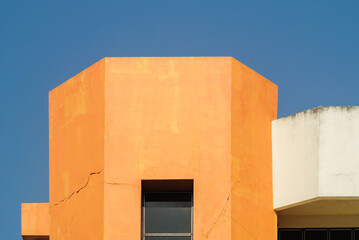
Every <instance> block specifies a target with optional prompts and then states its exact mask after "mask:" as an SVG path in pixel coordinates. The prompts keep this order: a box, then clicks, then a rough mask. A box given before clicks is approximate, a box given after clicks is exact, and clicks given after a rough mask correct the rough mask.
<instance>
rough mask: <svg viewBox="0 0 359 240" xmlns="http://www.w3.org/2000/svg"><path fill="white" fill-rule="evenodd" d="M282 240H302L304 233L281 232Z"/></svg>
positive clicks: (295, 231)
mask: <svg viewBox="0 0 359 240" xmlns="http://www.w3.org/2000/svg"><path fill="white" fill-rule="evenodd" d="M279 234H280V238H279V239H280V240H302V235H303V233H302V231H297V230H288V231H280V233H279Z"/></svg>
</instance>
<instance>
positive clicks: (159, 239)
mask: <svg viewBox="0 0 359 240" xmlns="http://www.w3.org/2000/svg"><path fill="white" fill-rule="evenodd" d="M183 181H191V182H190V184H188V185H186V184H184V185H183V186H184V187H183V186H182V185H181V184H182V183H183ZM179 186H182V187H179ZM188 186H189V187H188ZM192 186H193V182H192V180H165V181H161V180H151V181H142V196H143V198H142V199H143V200H142V239H143V240H192V206H193V201H192V199H193V191H192Z"/></svg>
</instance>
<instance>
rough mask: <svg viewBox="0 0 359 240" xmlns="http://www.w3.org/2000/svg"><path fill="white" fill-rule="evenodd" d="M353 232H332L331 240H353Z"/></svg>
mask: <svg viewBox="0 0 359 240" xmlns="http://www.w3.org/2000/svg"><path fill="white" fill-rule="evenodd" d="M351 237H352V233H351V230H331V231H330V240H351V239H352V238H351Z"/></svg>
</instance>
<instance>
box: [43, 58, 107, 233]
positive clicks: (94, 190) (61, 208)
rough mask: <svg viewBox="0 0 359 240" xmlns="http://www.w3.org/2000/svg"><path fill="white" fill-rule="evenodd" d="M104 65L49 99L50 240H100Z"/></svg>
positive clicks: (66, 86)
mask: <svg viewBox="0 0 359 240" xmlns="http://www.w3.org/2000/svg"><path fill="white" fill-rule="evenodd" d="M104 71H105V62H104V60H101V61H100V62H97V63H96V64H94V65H93V66H91V67H89V68H88V69H86V70H84V71H83V72H81V73H79V74H78V75H76V76H75V77H73V78H71V79H70V80H68V81H66V82H65V83H63V84H62V85H60V86H59V87H57V88H55V89H54V90H52V91H51V92H50V94H49V118H50V119H49V121H50V123H49V127H50V130H49V138H50V220H51V226H50V229H51V230H50V233H51V239H52V240H57V239H66V240H72V239H73V240H78V239H96V240H98V239H103V219H104V217H103V205H104V203H103V201H104V200H103V176H104V175H103V170H104V160H103V156H104V137H103V136H104V115H105V114H104V76H105V72H104Z"/></svg>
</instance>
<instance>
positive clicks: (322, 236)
mask: <svg viewBox="0 0 359 240" xmlns="http://www.w3.org/2000/svg"><path fill="white" fill-rule="evenodd" d="M305 240H327V231H326V230H306V231H305Z"/></svg>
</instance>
